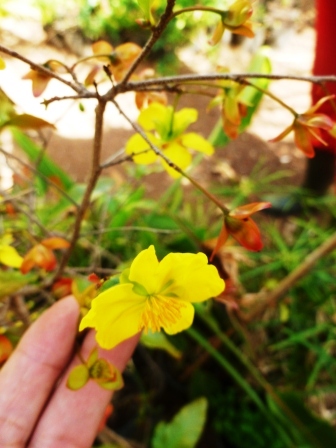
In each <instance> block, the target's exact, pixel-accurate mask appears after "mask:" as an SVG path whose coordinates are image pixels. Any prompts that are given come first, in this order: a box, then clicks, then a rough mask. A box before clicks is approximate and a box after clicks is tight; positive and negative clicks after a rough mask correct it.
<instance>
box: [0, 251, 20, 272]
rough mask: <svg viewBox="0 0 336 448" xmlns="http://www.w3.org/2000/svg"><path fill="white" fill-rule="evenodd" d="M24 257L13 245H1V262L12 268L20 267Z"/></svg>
mask: <svg viewBox="0 0 336 448" xmlns="http://www.w3.org/2000/svg"><path fill="white" fill-rule="evenodd" d="M22 261H23V258H22V257H21V256H20V255H19V254H18V253H17V251H16V249H14V247H11V246H0V263H2V264H4V265H6V266H10V267H12V268H19V267H20V266H21V264H22Z"/></svg>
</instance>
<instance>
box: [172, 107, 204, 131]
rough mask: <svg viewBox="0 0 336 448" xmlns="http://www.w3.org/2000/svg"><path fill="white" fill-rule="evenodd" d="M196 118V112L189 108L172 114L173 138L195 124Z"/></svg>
mask: <svg viewBox="0 0 336 448" xmlns="http://www.w3.org/2000/svg"><path fill="white" fill-rule="evenodd" d="M197 118H198V112H197V110H196V109H193V108H191V107H185V108H183V109H181V110H179V111H178V112H175V114H174V122H173V136H174V137H178V136H179V135H181V134H182V132H184V131H185V130H186V129H187V127H188V126H190V125H191V124H192V123H195V121H197Z"/></svg>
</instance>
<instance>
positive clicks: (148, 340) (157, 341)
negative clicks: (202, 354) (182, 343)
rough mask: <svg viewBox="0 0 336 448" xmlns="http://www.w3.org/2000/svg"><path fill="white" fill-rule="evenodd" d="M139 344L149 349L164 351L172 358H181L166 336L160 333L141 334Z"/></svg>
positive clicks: (180, 354) (180, 353)
mask: <svg viewBox="0 0 336 448" xmlns="http://www.w3.org/2000/svg"><path fill="white" fill-rule="evenodd" d="M141 343H142V344H143V345H145V346H146V347H148V348H151V349H159V350H164V351H166V352H167V353H169V354H170V355H171V356H172V357H173V358H177V359H179V358H181V356H182V352H180V351H179V350H177V348H176V347H175V346H174V345H173V344H172V343H171V342H170V341H169V339H168V338H167V336H166V335H165V334H164V333H162V332H156V333H151V332H148V333H143V334H142V336H141Z"/></svg>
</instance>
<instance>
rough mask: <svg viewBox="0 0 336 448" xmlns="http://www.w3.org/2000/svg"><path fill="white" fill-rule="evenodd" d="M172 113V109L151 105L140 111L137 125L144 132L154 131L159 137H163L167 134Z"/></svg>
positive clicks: (160, 105)
mask: <svg viewBox="0 0 336 448" xmlns="http://www.w3.org/2000/svg"><path fill="white" fill-rule="evenodd" d="M172 111H173V109H172V107H169V106H164V105H163V104H160V103H152V104H150V105H149V106H148V107H147V108H146V109H144V110H142V111H141V113H140V115H139V118H138V123H139V124H140V125H141V126H142V127H143V128H144V129H145V130H146V131H151V130H152V129H155V130H156V131H157V132H158V133H159V134H160V136H161V137H165V136H166V135H167V134H168V133H169V129H170V123H171V115H172Z"/></svg>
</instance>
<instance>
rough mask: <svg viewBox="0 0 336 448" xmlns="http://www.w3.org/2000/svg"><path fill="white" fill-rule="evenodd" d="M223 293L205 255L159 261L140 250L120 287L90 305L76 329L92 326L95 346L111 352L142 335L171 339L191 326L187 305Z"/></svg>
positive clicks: (150, 252)
mask: <svg viewBox="0 0 336 448" xmlns="http://www.w3.org/2000/svg"><path fill="white" fill-rule="evenodd" d="M223 290H224V281H223V280H222V279H221V278H220V277H219V275H218V272H217V269H216V268H215V267H214V266H212V265H208V259H207V257H206V255H205V254H203V253H198V254H180V253H171V254H168V255H167V256H166V257H165V258H164V259H163V260H162V261H161V262H159V261H158V259H157V257H156V254H155V249H154V246H150V247H149V248H148V249H146V250H143V251H142V252H140V253H139V255H137V257H136V258H135V259H134V261H133V263H132V265H131V267H130V269H127V270H125V271H123V273H122V274H121V276H120V284H119V285H116V286H113V287H112V288H110V289H108V290H106V291H104V292H102V293H101V294H99V295H98V296H97V297H96V298H95V299H93V301H92V307H91V310H90V311H89V312H88V314H87V315H86V316H84V318H83V319H82V321H81V323H80V327H79V330H80V331H81V330H83V329H84V328H87V327H93V328H95V329H96V331H97V335H96V339H97V342H98V344H99V345H100V346H101V347H102V348H105V349H110V348H112V347H114V346H116V345H117V344H119V343H120V342H122V341H124V340H125V339H128V338H130V337H131V336H133V335H135V334H137V333H138V332H140V331H142V330H144V331H145V332H148V331H150V332H152V333H155V332H158V331H160V330H161V329H164V330H165V332H166V333H168V334H175V333H178V332H180V331H182V330H185V329H186V328H188V327H190V326H191V324H192V322H193V319H194V307H193V306H192V304H191V303H192V302H203V301H204V300H207V299H210V298H211V297H216V296H217V295H218V294H220V293H221V292H222V291H223Z"/></svg>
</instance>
